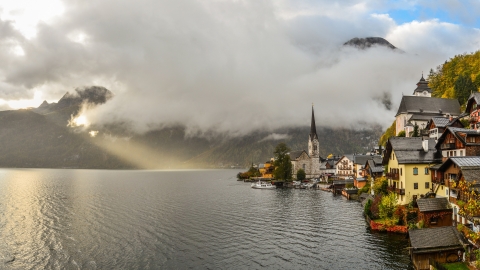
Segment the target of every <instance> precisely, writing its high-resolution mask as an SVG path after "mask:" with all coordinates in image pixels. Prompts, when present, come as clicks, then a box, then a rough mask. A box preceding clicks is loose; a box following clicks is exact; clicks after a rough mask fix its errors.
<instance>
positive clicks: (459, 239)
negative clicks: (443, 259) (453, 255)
mask: <svg viewBox="0 0 480 270" xmlns="http://www.w3.org/2000/svg"><path fill="white" fill-rule="evenodd" d="M408 234H409V237H410V244H411V247H412V252H413V253H422V252H428V251H429V250H435V251H440V250H441V249H443V250H450V249H455V248H459V249H463V245H468V244H469V243H468V241H467V240H466V239H465V237H464V236H463V235H462V234H461V233H460V232H459V231H458V230H457V228H456V227H453V226H446V227H437V228H427V229H420V230H409V231H408ZM439 249H440V250H439Z"/></svg>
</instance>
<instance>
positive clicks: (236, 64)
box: [0, 0, 480, 138]
mask: <svg viewBox="0 0 480 270" xmlns="http://www.w3.org/2000/svg"><path fill="white" fill-rule="evenodd" d="M380 2H382V1H353V0H352V1H342V3H337V2H331V1H288V0H282V1H257V0H244V1H233V0H231V1H230V0H216V1H206V0H205V1H201V0H197V1H195V0H176V1H153V0H152V1H120V2H119V1H113V0H105V1H73V0H72V1H63V2H62V3H63V8H64V9H63V11H62V13H61V14H60V15H58V16H55V17H53V18H51V19H50V20H49V21H48V22H41V21H40V22H39V23H38V24H37V26H36V28H35V30H36V34H35V36H33V37H30V38H28V37H26V36H25V35H22V33H21V31H20V30H19V29H17V28H16V27H15V24H14V23H13V22H12V21H9V20H6V19H3V18H2V20H0V46H2V48H3V50H1V51H0V61H1V62H2V63H3V65H2V66H1V67H0V78H1V79H0V99H2V100H12V99H26V98H32V97H33V96H34V94H35V93H36V92H37V93H38V92H39V91H40V92H41V93H42V97H43V99H47V100H49V101H55V100H58V99H59V98H60V97H61V96H63V94H64V93H65V92H66V91H71V92H72V91H73V89H74V88H77V87H83V86H89V85H100V86H104V87H106V88H108V89H109V90H111V91H112V92H113V93H114V94H115V97H114V98H113V99H112V100H110V101H109V102H107V103H106V104H104V105H102V106H97V107H95V108H92V109H90V110H87V111H86V112H85V116H86V117H87V118H88V122H89V123H93V124H95V125H102V124H111V123H118V122H120V123H122V124H123V125H127V126H129V127H130V128H132V130H135V131H138V132H145V131H148V130H151V129H156V128H159V127H168V126H174V125H179V124H180V125H184V126H186V127H187V134H188V135H202V134H212V133H222V134H229V135H231V136H238V135H244V134H247V133H249V132H252V131H257V130H266V131H272V132H273V131H275V130H276V129H278V128H281V127H286V126H305V125H309V123H310V115H311V107H312V104H313V105H314V109H315V116H316V121H317V126H321V125H323V126H330V127H352V128H360V127H363V126H365V125H369V124H380V125H382V126H384V127H386V126H389V125H390V124H391V123H392V121H393V120H394V115H395V113H396V110H397V108H398V104H399V102H400V99H401V97H402V95H411V94H412V93H413V90H414V89H415V87H416V83H417V82H418V80H419V79H420V77H421V75H422V72H423V74H425V77H426V75H428V73H429V70H430V69H431V68H433V69H435V68H436V67H437V66H438V65H439V64H442V63H443V62H444V61H445V60H448V59H449V58H450V57H453V56H454V55H456V54H461V53H464V52H472V51H474V50H477V49H478V48H479V45H480V33H479V32H480V31H479V30H478V29H476V28H473V27H468V26H464V25H461V24H452V23H447V22H442V21H439V20H438V19H426V20H422V21H411V22H408V23H403V24H397V23H396V22H395V21H394V20H393V19H392V18H391V17H390V16H389V15H388V14H386V13H382V11H383V10H385V8H386V7H385V4H384V3H380ZM447 2H448V1H446V3H445V4H444V5H445V6H448V5H449V3H447ZM449 7H450V6H449ZM475 8H477V6H476V5H473V9H475ZM450 9H451V12H452V14H462V12H466V11H465V8H464V7H463V6H462V7H458V8H455V7H450ZM458 16H460V15H458ZM465 18H466V20H470V21H471V20H474V18H471V17H469V16H465ZM367 36H374V37H383V38H385V39H387V40H388V41H389V42H390V43H392V44H393V45H394V46H396V47H397V48H399V49H401V50H402V51H403V52H400V51H393V50H390V49H387V48H383V47H375V48H371V49H368V50H358V49H355V48H351V47H344V46H343V43H344V42H346V41H348V40H349V39H351V38H353V37H367ZM2 106H3V107H2ZM0 108H6V107H5V105H2V104H0ZM272 138H273V137H272Z"/></svg>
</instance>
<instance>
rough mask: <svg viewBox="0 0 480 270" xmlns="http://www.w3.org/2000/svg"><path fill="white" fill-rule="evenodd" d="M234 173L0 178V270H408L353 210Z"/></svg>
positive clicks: (401, 250) (393, 240)
mask: <svg viewBox="0 0 480 270" xmlns="http://www.w3.org/2000/svg"><path fill="white" fill-rule="evenodd" d="M237 173H238V170H195V171H194V170H186V171H109V170H51V169H2V170H0V269H402V270H403V269H413V268H412V265H411V262H410V258H409V256H408V251H407V249H406V247H407V246H408V241H407V239H406V238H405V236H404V235H396V234H384V233H376V232H370V230H369V229H368V228H367V227H366V223H365V220H364V218H363V216H362V207H361V205H360V203H358V202H356V201H347V200H346V199H345V198H343V197H341V196H336V197H334V196H333V195H332V194H331V193H328V192H325V191H321V190H295V189H277V190H255V189H252V188H250V185H249V184H248V183H244V182H241V181H236V174H237ZM13 258H14V260H13V261H11V260H12V259H13Z"/></svg>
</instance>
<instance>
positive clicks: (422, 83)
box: [413, 74, 432, 94]
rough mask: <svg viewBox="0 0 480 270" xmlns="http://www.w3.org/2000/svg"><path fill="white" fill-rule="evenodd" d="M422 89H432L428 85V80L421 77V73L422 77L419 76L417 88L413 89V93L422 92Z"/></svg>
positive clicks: (428, 90)
mask: <svg viewBox="0 0 480 270" xmlns="http://www.w3.org/2000/svg"><path fill="white" fill-rule="evenodd" d="M423 91H427V92H428V93H432V89H431V88H430V87H428V82H427V81H426V80H425V79H424V78H423V74H422V78H420V81H419V82H418V83H417V88H416V89H415V90H413V94H415V92H423Z"/></svg>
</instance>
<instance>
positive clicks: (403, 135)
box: [397, 130, 405, 137]
mask: <svg viewBox="0 0 480 270" xmlns="http://www.w3.org/2000/svg"><path fill="white" fill-rule="evenodd" d="M397 137H405V130H402V131H400V132H398V135H397Z"/></svg>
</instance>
